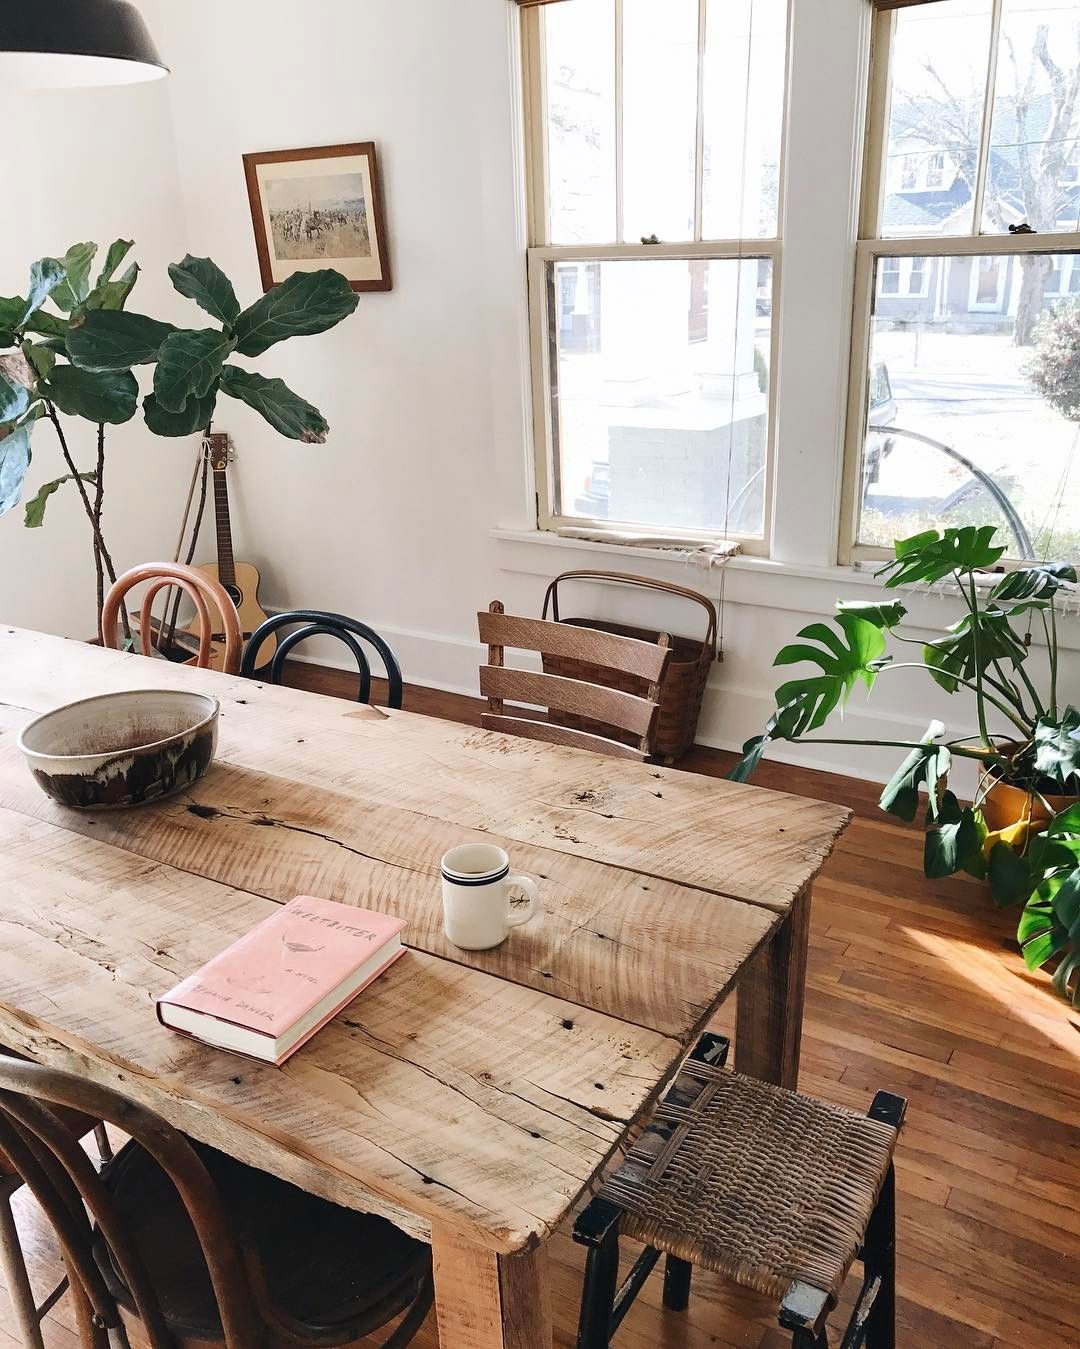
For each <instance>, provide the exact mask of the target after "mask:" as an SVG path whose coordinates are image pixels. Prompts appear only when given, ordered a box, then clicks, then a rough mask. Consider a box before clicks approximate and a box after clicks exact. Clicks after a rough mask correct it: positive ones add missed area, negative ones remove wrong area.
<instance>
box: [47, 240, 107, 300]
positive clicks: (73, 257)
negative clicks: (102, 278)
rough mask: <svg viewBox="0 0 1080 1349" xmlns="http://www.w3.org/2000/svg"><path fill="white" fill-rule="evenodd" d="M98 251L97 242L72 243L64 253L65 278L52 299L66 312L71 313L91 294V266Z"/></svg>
mask: <svg viewBox="0 0 1080 1349" xmlns="http://www.w3.org/2000/svg"><path fill="white" fill-rule="evenodd" d="M97 251H98V246H97V244H91V243H86V244H72V246H71V247H70V248H69V249H68V251H67V252H66V253H65V254H64V256H63V259H62V262H63V267H64V279H63V280H62V281H61V282H60V284H59V285H58V286H57V287H56V289H55V290H54V291H53V293H52V300H53V304H55V305H56V307H57V309H62V310H63V311H64V313H65V314H70V313H71V311H72V310H73V309H74V308H75V307H76V306H77V305H80V304H82V302H83V301H84V300H85V299H86V297H87V296H88V295H89V294H90V267H91V265H92V263H93V261H94V259H95V258H96V257H97Z"/></svg>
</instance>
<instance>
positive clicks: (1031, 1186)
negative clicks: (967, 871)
mask: <svg viewBox="0 0 1080 1349" xmlns="http://www.w3.org/2000/svg"><path fill="white" fill-rule="evenodd" d="M291 682H295V683H296V684H298V685H302V686H305V687H309V688H313V689H316V690H317V691H319V692H325V693H331V694H340V695H342V696H347V697H351V696H354V692H355V678H353V679H351V680H350V679H349V677H348V676H345V675H340V674H338V673H336V672H334V671H322V670H319V669H317V668H315V667H311V666H294V667H293V669H292V673H291ZM380 696H381V695H380V694H379V693H376V700H378V698H379V697H380ZM405 705H406V707H408V708H410V709H411V710H413V711H417V712H424V713H427V714H429V715H434V716H444V717H450V718H453V719H454V720H460V721H468V722H476V721H477V720H478V716H479V709H480V706H481V704H480V702H479V701H478V700H475V699H467V698H460V697H457V696H456V695H452V694H443V693H436V692H433V691H430V690H424V689H409V690H408V692H407V695H406V703H405ZM731 761H732V756H730V755H725V754H721V753H719V752H717V751H713V750H705V749H700V750H695V751H694V753H693V755H692V756H691V757H690V758H689V759H687V760H686V761H684V763H683V765H681V766H682V767H685V768H689V769H691V770H692V771H694V772H700V773H707V774H720V773H723V772H724V771H726V768H727V766H728V765H729V764H730V763H731ZM757 780H758V781H759V782H760V783H761V785H763V786H772V787H780V788H784V789H785V790H788V791H793V792H797V793H799V794H802V795H805V796H812V797H817V798H820V799H825V800H831V801H842V802H845V803H846V804H848V805H851V806H852V807H854V809H855V810H856V813H857V818H856V820H855V822H854V823H853V825H852V827H851V828H850V830H849V831H848V833H847V834H846V836H845V837H844V839H843V840H842V842H841V844H840V847H839V848H838V849H837V852H836V853H835V855H834V856H833V858H832V859H831V861H830V862H829V864H828V866H827V868H826V871H825V873H824V875H823V877H822V879H821V880H820V882H819V883H818V886H817V887H816V889H815V897H814V913H813V926H812V932H811V939H810V940H811V952H810V969H809V977H808V987H807V1011H806V1026H805V1036H804V1041H803V1060H802V1076H801V1080H800V1085H801V1088H802V1089H803V1090H804V1091H808V1092H811V1093H814V1094H817V1095H819V1096H822V1097H824V1098H826V1099H829V1100H833V1101H838V1102H842V1103H844V1104H846V1105H851V1106H853V1107H855V1108H858V1109H864V1108H865V1107H866V1105H867V1104H868V1103H869V1101H870V1098H871V1096H872V1095H873V1093H874V1091H876V1090H878V1089H881V1088H885V1089H889V1090H893V1091H898V1092H900V1093H901V1094H903V1095H905V1096H907V1097H908V1099H909V1102H910V1107H909V1113H908V1123H907V1126H906V1128H905V1130H904V1134H903V1137H902V1139H901V1144H900V1148H899V1152H898V1158H897V1173H898V1200H899V1224H900V1231H899V1291H900V1300H899V1331H898V1344H899V1345H900V1346H901V1347H902V1349H936V1347H937V1346H950V1347H951V1346H964V1349H1006V1346H1008V1347H1009V1349H1017V1347H1020V1349H1046V1347H1048V1346H1055V1349H1057V1347H1058V1346H1060V1347H1061V1349H1068V1347H1069V1346H1080V1297H1078V1296H1077V1288H1078V1286H1080V1127H1078V1126H1080V1016H1078V1015H1077V1014H1076V1013H1073V1012H1070V1011H1069V1009H1068V1008H1067V1007H1066V1005H1065V1004H1063V1003H1062V1002H1060V1001H1059V1000H1058V999H1056V998H1055V997H1054V996H1053V995H1052V993H1051V991H1050V989H1049V983H1048V980H1047V979H1046V978H1045V977H1044V976H1037V977H1036V976H1032V975H1029V974H1028V973H1027V971H1026V970H1025V968H1024V965H1023V962H1022V961H1021V959H1020V957H1019V955H1018V954H1017V952H1016V949H1015V943H1014V942H1013V932H1014V930H1015V921H1016V920H1015V915H1014V914H1011V913H1010V914H1005V915H1003V914H999V913H997V912H996V911H995V910H994V907H993V905H992V904H991V903H990V900H989V897H988V896H987V894H986V893H985V891H984V890H983V888H982V887H981V886H980V885H978V884H976V883H975V882H973V881H969V880H965V879H956V880H948V881H927V880H925V879H924V877H923V875H922V868H921V852H922V849H921V839H920V838H919V836H918V834H917V832H915V831H914V830H912V829H909V828H905V827H904V826H902V825H897V824H895V823H893V822H891V821H888V820H886V818H885V817H884V816H882V815H881V814H880V813H879V812H878V811H877V809H876V799H877V791H876V790H875V789H874V788H873V787H872V786H871V785H870V784H867V783H862V782H857V781H854V780H851V779H847V778H841V777H836V776H833V775H829V774H823V773H816V772H812V771H809V770H805V769H797V768H791V767H786V766H784V765H779V764H765V765H763V766H762V769H761V772H760V775H759V777H758V779H757ZM733 1010H734V1009H733V1008H732V1007H728V1008H725V1010H724V1014H723V1015H722V1016H721V1017H720V1018H719V1019H718V1023H717V1024H718V1026H719V1027H721V1028H722V1029H725V1030H729V1031H730V1030H731V1028H732V1025H733V1017H732V1015H731V1013H732V1012H733ZM16 1213H17V1218H18V1221H19V1226H20V1230H21V1232H22V1233H23V1237H24V1240H25V1242H26V1244H27V1249H28V1255H29V1263H30V1267H31V1272H32V1275H33V1276H34V1277H35V1278H36V1279H37V1280H38V1281H39V1286H40V1287H41V1288H42V1290H44V1288H45V1287H47V1286H48V1281H49V1280H50V1279H51V1278H54V1277H55V1275H56V1273H57V1264H58V1262H57V1257H56V1251H55V1247H54V1244H53V1241H52V1238H51V1235H50V1233H49V1231H48V1230H47V1228H46V1227H45V1225H44V1224H43V1223H42V1222H41V1221H40V1220H39V1218H38V1215H37V1213H36V1211H35V1209H34V1206H33V1204H32V1202H31V1201H29V1200H28V1199H27V1198H26V1197H25V1196H24V1195H19V1196H17V1198H16ZM553 1255H554V1259H555V1266H556V1268H555V1281H554V1301H555V1310H556V1321H557V1331H556V1344H557V1345H558V1346H560V1349H566V1347H567V1346H571V1345H572V1344H573V1339H574V1328H575V1320H576V1314H577V1298H578V1295H579V1291H580V1287H581V1261H580V1258H579V1255H578V1252H577V1250H576V1248H575V1247H574V1246H573V1245H572V1244H571V1243H570V1241H569V1240H568V1239H566V1238H562V1239H559V1240H557V1241H556V1242H555V1243H554V1244H553ZM660 1282H661V1281H660V1279H659V1278H658V1277H654V1279H653V1280H652V1281H651V1282H650V1284H649V1285H648V1287H647V1288H646V1291H645V1293H644V1294H643V1295H642V1297H641V1298H640V1299H639V1301H638V1304H637V1306H636V1307H635V1309H634V1311H633V1312H632V1313H631V1315H630V1317H629V1318H628V1319H627V1321H626V1323H625V1325H624V1327H623V1329H622V1331H621V1332H620V1334H619V1336H618V1337H617V1338H616V1341H615V1344H616V1346H617V1349H618V1347H619V1346H622V1347H623V1349H676V1347H677V1346H680V1347H681V1346H685V1349H706V1347H708V1349H783V1346H786V1345H787V1344H789V1343H790V1341H789V1339H788V1338H787V1337H786V1336H784V1335H782V1334H781V1333H780V1332H779V1330H778V1329H777V1327H776V1322H775V1314H774V1309H773V1307H772V1306H771V1305H770V1304H769V1303H768V1302H767V1301H765V1300H764V1299H762V1298H759V1297H757V1296H755V1295H751V1294H746V1293H742V1292H739V1291H735V1290H732V1289H731V1288H730V1287H729V1286H727V1285H725V1284H723V1283H721V1282H720V1281H718V1280H716V1279H713V1278H711V1277H710V1276H707V1275H695V1293H694V1296H693V1297H692V1300H691V1305H690V1311H689V1314H687V1315H682V1316H678V1315H673V1314H671V1313H664V1312H662V1311H661V1310H660V1307H659V1294H660ZM4 1297H5V1295H4V1294H3V1293H2V1292H0V1349H10V1346H11V1344H12V1343H14V1342H15V1341H16V1340H17V1336H16V1335H15V1332H14V1330H13V1328H12V1324H11V1320H10V1314H9V1312H8V1309H7V1306H6V1302H5V1301H4ZM840 1315H841V1313H838V1314H837V1317H836V1318H834V1319H835V1321H836V1323H837V1324H838V1323H839V1320H840ZM45 1341H46V1344H47V1346H48V1347H49V1349H75V1346H76V1344H77V1337H76V1335H75V1331H74V1319H73V1316H72V1311H71V1305H70V1299H69V1298H64V1299H63V1300H62V1301H61V1302H60V1304H59V1305H58V1306H57V1307H56V1308H55V1309H54V1311H53V1312H52V1313H51V1314H50V1316H49V1317H48V1318H47V1321H46V1325H45ZM416 1344H417V1345H418V1346H419V1349H435V1346H436V1336H435V1331H434V1326H433V1324H431V1323H429V1325H428V1326H427V1327H425V1330H424V1332H423V1334H422V1335H421V1336H420V1338H419V1339H418V1340H417V1341H416Z"/></svg>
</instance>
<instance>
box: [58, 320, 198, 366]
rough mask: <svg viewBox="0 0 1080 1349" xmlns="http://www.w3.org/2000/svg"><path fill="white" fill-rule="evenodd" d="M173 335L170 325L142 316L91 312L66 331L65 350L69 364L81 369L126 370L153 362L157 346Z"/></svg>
mask: <svg viewBox="0 0 1080 1349" xmlns="http://www.w3.org/2000/svg"><path fill="white" fill-rule="evenodd" d="M174 332H176V329H175V328H174V327H173V325H172V324H171V323H161V322H159V321H158V320H157V319H152V318H147V316H146V315H145V314H132V313H130V312H129V311H128V310H126V309H119V310H113V309H93V310H91V311H90V312H89V313H87V314H84V315H82V316H80V318H79V319H77V320H76V321H75V322H73V323H72V325H71V327H70V329H68V332H67V350H68V355H69V356H70V357H71V360H72V362H73V363H74V364H75V365H77V366H80V367H81V368H82V369H83V370H94V371H109V370H130V369H131V367H132V366H133V365H150V364H152V363H153V362H154V361H156V360H157V358H158V352H159V351H160V350H161V344H162V343H163V342H164V341H165V339H166V338H167V337H168V336H169V335H170V334H171V333H174Z"/></svg>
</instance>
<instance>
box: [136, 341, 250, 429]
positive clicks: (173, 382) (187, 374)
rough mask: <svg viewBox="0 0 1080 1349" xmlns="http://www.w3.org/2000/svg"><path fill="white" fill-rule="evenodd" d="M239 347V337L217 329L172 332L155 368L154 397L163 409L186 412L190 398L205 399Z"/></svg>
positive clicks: (163, 343) (164, 344)
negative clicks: (233, 351)
mask: <svg viewBox="0 0 1080 1349" xmlns="http://www.w3.org/2000/svg"><path fill="white" fill-rule="evenodd" d="M235 346H236V339H235V338H233V337H231V336H230V335H229V334H228V333H223V332H219V331H218V329H216V328H202V329H200V330H199V331H198V332H193V331H189V330H187V329H181V330H180V331H179V332H175V333H170V334H169V336H168V337H167V338H166V339H165V341H164V342H162V344H161V348H160V350H159V351H158V364H157V369H156V370H155V371H154V397H155V398H156V399H157V403H158V406H159V407H160V408H161V409H162V411H164V412H182V411H183V410H184V407H185V405H186V404H187V401H188V399H189V398H191V397H195V398H205V397H206V396H207V394H208V393H209V392H210V390H211V389H212V388H213V387H214V386H215V385H216V383H217V381H218V377H219V376H220V375H221V367H222V366H223V365H224V363H225V357H226V356H228V354H229V353H230V352H231V351H232V349H233V348H234V347H235Z"/></svg>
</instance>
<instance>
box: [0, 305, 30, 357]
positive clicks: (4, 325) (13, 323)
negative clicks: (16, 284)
mask: <svg viewBox="0 0 1080 1349" xmlns="http://www.w3.org/2000/svg"><path fill="white" fill-rule="evenodd" d="M25 315H26V301H25V300H24V299H23V297H22V296H21V295H0V330H3V331H4V332H7V333H10V332H14V330H15V329H16V328H21V327H22V325H23V318H24V317H25ZM9 345H10V344H9Z"/></svg>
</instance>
